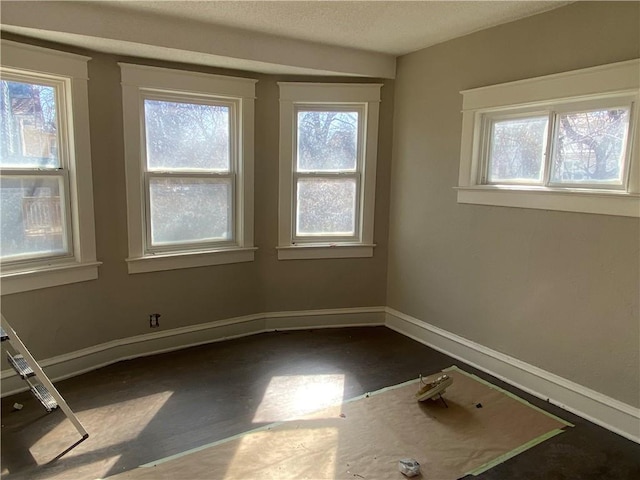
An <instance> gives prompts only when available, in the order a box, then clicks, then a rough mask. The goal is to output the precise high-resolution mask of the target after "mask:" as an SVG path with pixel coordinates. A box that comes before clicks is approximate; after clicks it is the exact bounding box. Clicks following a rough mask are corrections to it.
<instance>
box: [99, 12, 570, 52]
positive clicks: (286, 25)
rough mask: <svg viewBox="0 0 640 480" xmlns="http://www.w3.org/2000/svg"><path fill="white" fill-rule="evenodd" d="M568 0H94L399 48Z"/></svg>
mask: <svg viewBox="0 0 640 480" xmlns="http://www.w3.org/2000/svg"><path fill="white" fill-rule="evenodd" d="M568 3H571V2H567V1H444V2H443V1H426V0H425V1H364V0H362V1H334V0H310V1H239V0H236V1H217V0H212V1H152V2H151V1H131V0H122V1H104V2H103V1H93V2H91V4H92V5H93V6H98V5H100V4H104V6H109V7H111V8H115V9H118V10H121V11H123V12H126V11H135V12H138V13H139V12H143V13H152V14H157V15H162V16H166V17H172V18H181V19H187V20H194V21H198V22H201V23H208V24H212V25H224V26H227V27H232V28H238V29H242V30H249V31H254V32H260V33H264V34H270V35H275V36H279V37H285V38H290V39H298V40H305V41H310V42H316V43H321V44H326V45H335V46H341V47H349V48H354V49H361V50H370V51H375V52H380V53H386V54H391V55H403V54H406V53H409V52H412V51H415V50H419V49H421V48H425V47H428V46H430V45H434V44H436V43H440V42H444V41H446V40H449V39H452V38H455V37H459V36H462V35H466V34H469V33H471V32H474V31H477V30H481V29H484V28H488V27H492V26H494V25H498V24H501V23H506V22H510V21H513V20H516V19H519V18H523V17H526V16H529V15H535V14H537V13H540V12H544V11H546V10H550V9H553V8H557V7H560V6H563V5H566V4H568Z"/></svg>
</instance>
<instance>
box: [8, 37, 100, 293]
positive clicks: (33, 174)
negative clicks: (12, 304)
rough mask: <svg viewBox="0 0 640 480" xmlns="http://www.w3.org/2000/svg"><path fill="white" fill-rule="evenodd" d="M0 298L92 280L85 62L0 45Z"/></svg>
mask: <svg viewBox="0 0 640 480" xmlns="http://www.w3.org/2000/svg"><path fill="white" fill-rule="evenodd" d="M2 54H3V56H2V71H1V77H2V78H1V82H0V88H1V91H2V99H1V101H0V102H1V109H0V110H1V112H0V113H1V115H2V124H3V129H2V133H1V136H2V149H1V150H2V151H1V153H0V169H1V174H2V175H1V176H2V179H1V189H0V194H1V208H0V211H1V214H2V215H1V216H2V228H1V231H2V242H1V245H2V247H1V248H0V252H1V254H0V255H1V260H0V261H1V263H2V294H9V293H15V292H22V291H27V290H34V289H39V288H45V287H51V286H56V285H63V284H68V283H75V282H81V281H86V280H92V279H96V278H97V277H98V266H99V265H100V262H97V261H96V249H95V231H94V216H93V215H94V214H93V188H92V178H91V148H90V144H89V126H88V125H89V113H88V96H87V80H88V77H87V62H88V61H89V60H90V59H89V58H88V57H84V56H80V55H75V54H69V53H65V52H58V51H55V50H49V49H45V48H40V47H33V46H30V45H22V44H19V43H15V42H10V41H6V40H3V41H2Z"/></svg>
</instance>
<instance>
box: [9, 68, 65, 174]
mask: <svg viewBox="0 0 640 480" xmlns="http://www.w3.org/2000/svg"><path fill="white" fill-rule="evenodd" d="M0 87H1V88H2V92H1V96H0V110H1V113H0V114H1V115H2V118H1V123H2V128H1V130H2V132H1V134H0V138H1V139H2V148H0V166H1V167H2V168H58V167H59V166H60V161H59V158H58V119H57V101H56V89H55V88H54V87H51V86H48V85H38V84H34V83H24V82H14V81H8V80H2V81H1V82H0Z"/></svg>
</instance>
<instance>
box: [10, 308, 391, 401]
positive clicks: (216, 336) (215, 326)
mask: <svg viewBox="0 0 640 480" xmlns="http://www.w3.org/2000/svg"><path fill="white" fill-rule="evenodd" d="M384 321H385V308H384V307H361V308H337V309H326V310H305V311H292V312H269V313H260V314H255V315H246V316H244V317H236V318H230V319H227V320H221V321H215V322H209V323H203V324H199V325H192V326H188V327H181V328H174V329H171V330H163V331H156V332H153V333H147V334H144V335H137V336H135V337H129V338H123V339H119V340H113V341H110V342H106V343H102V344H100V345H95V346H93V347H89V348H84V349H82V350H77V351H75V352H71V353H66V354H64V355H58V356H55V357H51V358H47V359H44V360H41V361H39V363H40V366H41V367H42V368H43V369H44V371H45V373H46V374H47V376H48V377H49V378H50V379H51V380H52V381H54V382H55V381H59V380H64V379H66V378H70V377H75V376H76V375H80V374H82V373H86V372H89V371H91V370H96V369H98V368H101V367H105V366H107V365H111V364H112V363H116V362H119V361H122V360H130V359H132V358H137V357H145V356H148V355H155V354H158V353H164V352H169V351H172V350H179V349H182V348H187V347H193V346H196V345H202V344H206V343H213V342H219V341H222V340H229V339H232V338H238V337H244V336H247V335H254V334H257V333H263V332H272V331H274V330H300V329H310V328H313V329H316V328H334V327H353V326H358V327H360V326H381V325H384ZM18 333H19V332H18ZM0 378H1V380H2V397H5V396H7V395H12V394H14V393H18V392H22V391H25V390H27V389H28V386H27V385H26V383H25V382H23V381H22V380H21V379H20V377H19V376H18V375H17V374H16V372H15V371H13V370H10V369H7V370H3V371H2V372H0Z"/></svg>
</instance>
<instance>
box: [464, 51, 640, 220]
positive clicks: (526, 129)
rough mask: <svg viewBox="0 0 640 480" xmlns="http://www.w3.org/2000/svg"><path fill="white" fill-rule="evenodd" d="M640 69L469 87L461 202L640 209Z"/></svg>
mask: <svg viewBox="0 0 640 480" xmlns="http://www.w3.org/2000/svg"><path fill="white" fill-rule="evenodd" d="M639 68H640V62H638V61H630V62H621V63H617V64H612V65H605V66H601V67H594V68H588V69H584V70H577V71H573V72H567V73H562V74H556V75H549V76H546V77H539V78H534V79H528V80H522V81H518V82H512V83H507V84H502V85H495V86H490V87H483V88H478V89H474V90H466V91H464V92H462V94H463V96H464V110H463V134H462V144H461V157H460V178H459V186H458V202H459V203H478V204H485V205H500V206H512V207H521V208H542V209H550V210H564V211H575V212H585V213H599V214H608V215H622V216H640V196H639V193H640V165H638V163H639V161H640V158H639V154H638V150H639V145H640V141H639V140H638V136H639V130H638V126H637V123H638V122H637V118H638V111H639V110H638V104H639V103H640V102H639V85H640V81H639V78H638V77H639V76H640V75H639V74H638V71H639Z"/></svg>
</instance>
